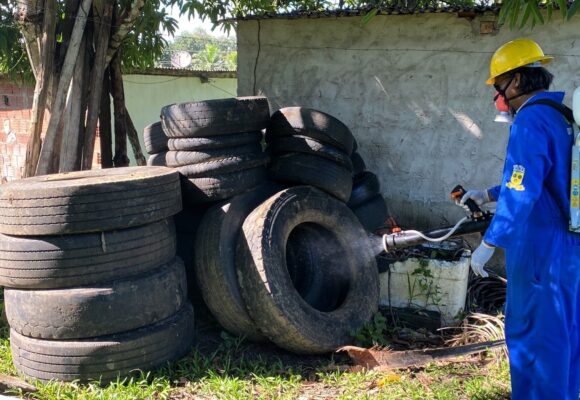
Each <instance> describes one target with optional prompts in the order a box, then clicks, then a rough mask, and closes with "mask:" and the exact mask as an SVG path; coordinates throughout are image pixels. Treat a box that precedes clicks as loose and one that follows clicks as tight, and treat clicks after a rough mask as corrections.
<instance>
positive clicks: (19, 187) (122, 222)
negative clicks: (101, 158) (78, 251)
mask: <svg viewBox="0 0 580 400" xmlns="http://www.w3.org/2000/svg"><path fill="white" fill-rule="evenodd" d="M180 210H181V192H180V188H179V175H178V173H177V172H176V171H174V170H172V169H169V168H165V167H125V168H111V169H101V170H89V171H77V172H67V173H62V174H55V175H43V176H36V177H32V178H26V179H20V180H18V181H13V182H10V183H7V184H5V185H2V190H1V191H0V233H5V234H8V235H22V236H29V235H32V236H34V235H61V234H70V233H85V232H103V231H110V230H113V229H122V228H129V227H132V226H137V225H145V224H148V223H150V222H154V221H160V220H162V219H165V218H167V217H170V216H172V215H174V214H176V213H178V212H179V211H180Z"/></svg>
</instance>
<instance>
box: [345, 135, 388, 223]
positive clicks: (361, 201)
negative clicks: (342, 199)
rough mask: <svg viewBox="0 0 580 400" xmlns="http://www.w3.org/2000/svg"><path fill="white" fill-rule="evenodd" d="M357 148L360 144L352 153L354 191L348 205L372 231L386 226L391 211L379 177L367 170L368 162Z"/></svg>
mask: <svg viewBox="0 0 580 400" xmlns="http://www.w3.org/2000/svg"><path fill="white" fill-rule="evenodd" d="M355 143H356V142H355ZM357 150H358V146H355V150H354V151H353V153H352V155H351V161H352V164H353V177H352V192H351V194H350V198H349V199H348V202H347V205H348V206H349V207H350V209H351V210H352V211H353V212H354V213H355V215H356V216H357V218H358V219H359V220H360V222H361V223H362V225H363V226H364V227H365V229H366V230H367V231H371V232H372V231H374V230H376V229H379V228H381V227H383V226H385V221H387V220H388V219H389V217H390V212H389V209H388V207H387V203H386V201H385V198H384V197H383V195H382V193H381V184H380V182H379V179H378V177H377V176H376V175H375V174H374V173H372V172H370V171H367V167H366V164H365V162H364V160H363V158H362V157H361V155H360V153H359V152H358V151H357Z"/></svg>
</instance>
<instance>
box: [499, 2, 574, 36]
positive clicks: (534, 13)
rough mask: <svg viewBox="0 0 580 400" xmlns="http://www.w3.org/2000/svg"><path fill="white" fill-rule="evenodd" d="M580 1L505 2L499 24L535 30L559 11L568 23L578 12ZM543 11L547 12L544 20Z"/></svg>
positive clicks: (502, 3)
mask: <svg viewBox="0 0 580 400" xmlns="http://www.w3.org/2000/svg"><path fill="white" fill-rule="evenodd" d="M578 7H580V0H574V1H573V2H570V3H569V2H567V1H566V0H541V1H540V0H534V1H531V0H530V1H528V0H503V1H501V9H500V13H499V23H500V24H507V25H508V26H509V27H510V28H511V29H515V28H519V29H523V28H525V27H530V28H532V29H533V28H534V27H535V26H536V25H542V24H544V23H546V22H547V21H550V20H551V18H552V16H553V11H554V10H555V9H558V10H559V11H560V12H559V15H560V17H561V18H562V19H563V20H565V21H568V20H570V19H571V18H572V17H573V16H574V15H575V14H576V12H577V11H578ZM542 10H545V12H546V15H545V16H546V18H544V15H543V12H542Z"/></svg>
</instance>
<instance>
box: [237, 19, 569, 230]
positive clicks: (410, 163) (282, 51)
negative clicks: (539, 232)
mask: <svg viewBox="0 0 580 400" xmlns="http://www.w3.org/2000/svg"><path fill="white" fill-rule="evenodd" d="M494 19H495V16H493V15H489V16H486V15H483V16H479V17H476V18H474V19H471V20H470V19H466V18H458V17H457V15H456V14H420V15H407V16H377V17H375V18H374V19H373V20H371V22H370V23H368V24H367V25H363V24H362V22H361V19H360V18H355V17H341V18H321V19H293V20H289V19H271V20H261V21H240V22H239V25H238V95H240V96H245V95H252V94H262V95H265V96H268V98H269V100H270V105H271V107H272V111H274V110H276V109H278V108H281V107H286V106H302V107H310V108H315V109H319V110H322V111H325V112H327V113H330V114H332V115H334V116H335V117H337V118H339V119H340V120H342V121H343V122H344V123H345V124H346V125H347V126H349V127H350V129H351V130H352V132H353V133H354V135H355V137H356V138H357V140H358V143H359V147H360V150H359V151H360V153H361V155H362V156H363V158H364V159H365V161H366V164H367V167H368V169H369V170H370V171H373V172H375V173H376V174H377V175H378V176H379V179H380V181H381V185H382V191H383V194H384V196H385V198H386V199H387V200H388V202H389V206H390V207H391V209H392V210H393V212H394V213H395V215H397V216H398V217H399V220H400V222H401V223H402V224H404V225H405V226H411V227H414V228H426V227H434V226H441V225H445V224H449V223H452V222H455V221H456V220H458V219H459V218H460V217H461V216H462V215H463V212H462V211H461V209H459V208H458V207H457V206H455V205H453V204H452V203H451V202H450V201H449V200H448V193H449V191H450V190H451V189H452V188H453V187H454V186H455V185H456V184H458V183H461V184H463V185H464V186H465V187H466V188H486V187H489V186H492V185H494V184H498V183H499V180H500V178H501V170H502V167H503V161H504V154H505V147H506V143H507V138H508V126H507V125H506V124H500V123H495V122H493V119H494V116H495V114H496V112H495V108H494V105H493V102H492V99H493V94H494V93H493V90H492V89H491V88H490V87H489V86H487V85H485V83H484V81H485V79H486V78H487V77H488V71H489V69H488V68H489V67H488V66H489V59H490V57H491V55H492V54H493V52H494V51H495V50H496V49H497V48H498V47H499V46H500V45H501V44H503V43H505V42H506V41H508V40H511V39H514V38H517V37H520V36H527V37H530V38H532V39H535V40H537V41H538V42H539V43H540V45H541V46H542V47H543V49H544V51H545V52H546V53H548V54H551V55H555V56H556V57H557V58H556V60H555V62H553V63H552V65H551V66H550V68H549V69H550V70H551V71H552V72H553V73H554V74H555V75H556V79H555V84H554V89H555V90H567V91H569V92H571V90H572V89H573V88H575V87H576V86H578V83H579V82H578V81H579V80H580V76H579V75H577V74H576V71H578V70H579V67H580V49H577V48H575V41H576V39H577V38H580V37H579V35H578V32H579V31H580V30H579V27H580V21H579V20H578V19H575V20H573V21H572V22H569V23H561V22H560V18H559V17H557V16H555V17H554V18H553V21H552V22H551V23H549V24H548V25H546V26H540V27H536V28H535V29H534V30H533V31H531V32H530V31H529V30H526V31H511V30H509V29H508V28H501V29H500V30H499V31H498V32H494V33H493V34H487V35H482V34H480V23H481V22H482V21H493V20H494ZM567 100H568V101H569V100H570V98H569V96H568V97H567Z"/></svg>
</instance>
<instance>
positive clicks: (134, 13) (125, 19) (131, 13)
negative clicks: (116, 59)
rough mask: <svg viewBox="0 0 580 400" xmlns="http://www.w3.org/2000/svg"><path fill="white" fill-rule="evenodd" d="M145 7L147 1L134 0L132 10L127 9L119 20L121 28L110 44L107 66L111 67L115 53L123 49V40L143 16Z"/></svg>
mask: <svg viewBox="0 0 580 400" xmlns="http://www.w3.org/2000/svg"><path fill="white" fill-rule="evenodd" d="M143 6H145V0H133V2H132V3H131V8H130V9H125V10H123V12H122V13H121V14H120V16H119V18H118V25H119V28H118V29H117V30H116V31H115V33H114V34H113V36H112V37H111V40H110V42H109V49H108V50H107V58H106V60H107V61H106V65H109V63H110V62H111V59H112V58H113V56H114V55H115V53H116V52H117V51H118V50H119V47H121V44H122V43H123V40H125V38H126V37H127V34H129V32H130V31H131V29H133V27H134V26H135V21H137V18H139V16H140V15H141V9H142V8H143Z"/></svg>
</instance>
